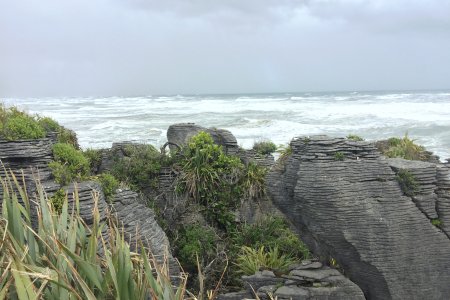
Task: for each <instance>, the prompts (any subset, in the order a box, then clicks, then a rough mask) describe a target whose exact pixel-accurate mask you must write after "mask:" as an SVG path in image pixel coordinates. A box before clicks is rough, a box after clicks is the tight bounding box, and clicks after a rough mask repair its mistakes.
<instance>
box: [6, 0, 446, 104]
mask: <svg viewBox="0 0 450 300" xmlns="http://www.w3.org/2000/svg"><path fill="white" fill-rule="evenodd" d="M0 4H1V10H0V39H1V44H2V47H0V66H1V68H0V96H2V97H42V96H111V95H116V96H127V95H148V94H211V93H214V94H216V93H264V92H303V91H343V90H346V91H358V90H431V89H439V90H442V89H449V88H450V81H449V80H448V78H450V18H448V16H449V15H450V1H449V0H431V1H419V0H413V1H405V0H398V1H387V0H378V1H376V0H336V1H326V0H305V1H293V0H281V1H280V0H279V1H276V0H265V1H258V0H248V1H238V0H232V1H227V2H224V1H206V0H193V1H189V2H187V1H181V0H168V1H164V2H162V1H154V0H149V1H144V0H130V1H119V0H97V1H88V0H79V1H75V0H68V1H58V0H42V1H39V2H38V1H30V0H15V1H7V0H0Z"/></svg>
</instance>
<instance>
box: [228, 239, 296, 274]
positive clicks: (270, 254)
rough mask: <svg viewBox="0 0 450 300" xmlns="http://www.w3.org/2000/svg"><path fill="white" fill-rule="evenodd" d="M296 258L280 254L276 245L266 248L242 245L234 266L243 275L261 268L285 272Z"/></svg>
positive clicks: (253, 272)
mask: <svg viewBox="0 0 450 300" xmlns="http://www.w3.org/2000/svg"><path fill="white" fill-rule="evenodd" d="M296 262H297V260H296V259H295V258H293V257H292V256H290V255H286V254H281V253H280V251H279V250H278V248H277V247H275V248H269V249H266V248H265V247H264V246H261V247H259V248H257V249H253V248H250V247H247V246H243V247H242V249H241V253H240V254H239V255H238V257H237V259H236V266H237V267H238V268H239V271H240V272H242V273H243V274H244V275H252V274H255V273H256V272H257V271H259V270H261V269H269V270H274V271H276V272H280V273H286V271H287V269H288V268H289V266H290V265H292V264H294V263H296Z"/></svg>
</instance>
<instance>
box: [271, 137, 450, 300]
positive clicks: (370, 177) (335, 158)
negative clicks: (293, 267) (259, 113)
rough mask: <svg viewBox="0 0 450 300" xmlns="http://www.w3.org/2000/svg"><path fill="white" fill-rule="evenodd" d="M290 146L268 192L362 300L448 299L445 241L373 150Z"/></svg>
mask: <svg viewBox="0 0 450 300" xmlns="http://www.w3.org/2000/svg"><path fill="white" fill-rule="evenodd" d="M291 147H292V150H293V154H292V156H291V157H290V158H288V159H287V161H286V163H285V165H284V167H278V168H272V171H271V173H270V174H269V176H268V189H269V192H270V194H271V195H272V197H273V201H274V203H275V205H276V206H277V207H278V208H280V210H281V211H282V212H283V213H284V214H285V215H286V216H287V217H288V218H289V219H290V220H291V221H292V222H293V223H294V224H295V226H296V228H297V229H298V231H299V232H300V236H301V237H302V239H303V240H304V241H305V242H306V243H307V245H308V246H309V248H310V249H311V250H312V251H313V252H314V253H315V254H317V255H319V257H323V258H328V257H333V258H334V259H336V260H337V262H338V263H339V265H340V266H341V267H342V268H343V269H344V270H345V274H346V275H347V276H348V277H349V278H350V279H351V280H352V281H353V282H355V283H356V284H358V286H359V287H360V288H361V289H362V290H363V291H364V294H365V296H366V297H367V298H368V299H446V297H447V296H448V295H449V294H450V285H449V284H448V282H449V281H450V272H449V269H450V240H449V239H448V238H447V236H446V235H445V234H444V233H443V232H441V231H440V230H439V229H438V228H436V227H434V226H433V225H432V224H431V223H430V220H429V219H428V218H427V217H426V216H425V214H424V213H422V211H421V210H420V209H419V208H418V207H417V206H416V205H415V203H414V202H413V201H412V200H411V198H409V197H406V196H404V195H403V192H402V191H401V189H400V187H399V184H398V182H397V181H396V180H395V174H394V172H393V171H392V169H391V168H390V166H389V164H388V160H386V159H384V158H382V157H380V155H379V153H378V152H377V151H376V150H375V148H374V145H372V144H371V143H368V142H355V141H350V140H346V139H335V138H329V137H325V136H315V137H310V138H309V137H308V138H298V139H295V140H293V141H292V142H291ZM424 174H425V173H424ZM424 178H425V177H424ZM424 183H425V182H424ZM430 184H431V183H430ZM423 191H424V192H429V191H430V187H429V186H428V185H425V188H424V190H423Z"/></svg>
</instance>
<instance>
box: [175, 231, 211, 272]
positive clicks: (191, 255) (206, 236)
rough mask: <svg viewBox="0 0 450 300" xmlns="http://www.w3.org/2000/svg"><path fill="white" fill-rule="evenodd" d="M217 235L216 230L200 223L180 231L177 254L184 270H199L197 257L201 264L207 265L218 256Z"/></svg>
mask: <svg viewBox="0 0 450 300" xmlns="http://www.w3.org/2000/svg"><path fill="white" fill-rule="evenodd" d="M216 244H217V236H216V234H215V232H214V230H213V229H212V228H210V227H207V226H200V225H198V224H195V225H188V226H186V227H183V228H182V229H181V230H180V231H179V239H178V240H176V243H175V247H176V256H177V258H178V259H179V260H180V263H181V264H182V266H183V268H184V270H186V271H189V272H195V271H197V257H198V259H199V263H200V265H201V266H205V265H206V264H207V263H208V262H210V261H212V260H213V259H214V258H215V256H216Z"/></svg>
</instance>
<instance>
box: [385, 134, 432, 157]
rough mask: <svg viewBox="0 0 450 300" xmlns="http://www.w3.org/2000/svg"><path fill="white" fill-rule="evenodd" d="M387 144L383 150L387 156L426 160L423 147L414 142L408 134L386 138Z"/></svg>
mask: <svg viewBox="0 0 450 300" xmlns="http://www.w3.org/2000/svg"><path fill="white" fill-rule="evenodd" d="M388 145H389V147H388V149H386V150H384V152H383V154H384V155H386V156H387V157H400V158H403V159H408V160H427V159H428V158H429V154H427V153H426V151H425V148H424V147H423V146H420V145H417V144H416V143H414V140H411V139H410V138H409V137H408V134H405V136H404V137H403V138H396V137H393V138H390V139H388Z"/></svg>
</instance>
